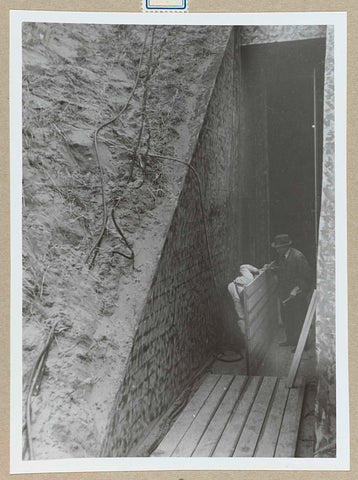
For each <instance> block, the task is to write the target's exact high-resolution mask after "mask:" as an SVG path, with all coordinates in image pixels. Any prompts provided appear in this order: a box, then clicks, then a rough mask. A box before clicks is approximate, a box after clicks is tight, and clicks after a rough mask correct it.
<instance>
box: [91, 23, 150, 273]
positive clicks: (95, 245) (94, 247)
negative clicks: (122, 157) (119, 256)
mask: <svg viewBox="0 0 358 480" xmlns="http://www.w3.org/2000/svg"><path fill="white" fill-rule="evenodd" d="M148 34H149V28H148V29H147V31H146V34H145V39H144V42H143V47H142V51H141V55H140V59H139V64H138V70H137V76H136V79H135V82H134V85H133V88H132V90H131V93H130V95H129V97H128V99H127V102H126V104H125V105H124V106H123V108H122V109H121V110H120V112H119V113H117V114H116V115H115V116H114V117H113V118H111V119H110V120H108V121H106V122H104V123H102V125H100V126H99V127H98V128H97V129H96V131H95V133H94V148H95V156H96V161H97V165H98V167H99V171H100V180H101V192H102V210H103V215H102V227H101V230H100V233H99V234H98V236H97V239H96V241H95V242H94V243H93V245H92V247H91V249H90V251H89V253H88V255H87V257H86V260H85V263H88V261H89V259H90V257H91V256H92V254H93V258H92V261H91V263H90V268H91V266H92V265H93V262H94V260H95V258H96V256H97V253H98V248H99V246H100V244H101V241H102V238H103V235H104V232H105V230H106V225H107V223H108V211H107V204H106V195H105V190H104V171H103V166H102V163H101V160H100V155H99V152H98V134H99V132H100V131H101V130H102V129H103V128H105V127H107V126H108V125H110V124H111V123H113V122H115V121H116V120H117V119H118V118H119V117H120V116H121V115H122V114H123V113H124V112H125V110H126V109H127V108H128V105H129V103H130V101H131V99H132V97H133V95H134V92H135V90H136V88H137V85H138V82H139V77H140V72H141V67H142V62H143V57H144V50H145V46H146V43H147V38H148ZM112 218H113V217H112ZM115 227H116V229H117V231H118V228H117V226H116V224H115ZM118 233H119V234H120V235H121V236H122V235H123V234H122V233H121V232H119V231H118ZM126 243H127V240H126ZM123 256H124V255H123ZM126 258H127V257H126Z"/></svg>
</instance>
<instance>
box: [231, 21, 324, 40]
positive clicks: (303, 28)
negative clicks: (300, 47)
mask: <svg viewBox="0 0 358 480" xmlns="http://www.w3.org/2000/svg"><path fill="white" fill-rule="evenodd" d="M325 36H326V26H325V25H247V26H245V27H242V28H241V29H240V41H241V45H254V44H258V43H273V42H290V41H294V40H307V39H309V38H324V37H325Z"/></svg>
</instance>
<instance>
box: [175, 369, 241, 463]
mask: <svg viewBox="0 0 358 480" xmlns="http://www.w3.org/2000/svg"><path fill="white" fill-rule="evenodd" d="M232 381H233V376H232V375H222V377H221V378H220V380H219V381H218V382H217V384H216V385H215V387H214V389H213V390H212V392H211V393H210V395H209V396H208V398H207V399H206V400H205V402H204V403H203V406H202V407H201V409H200V411H199V413H198V414H197V415H196V417H195V418H194V420H193V422H192V423H191V425H190V427H189V428H188V430H187V431H186V434H185V436H184V437H183V438H182V439H181V441H180V442H179V443H178V445H177V447H176V448H175V450H174V451H173V453H172V455H171V456H172V457H190V456H191V454H192V453H193V451H194V450H195V448H196V446H197V444H198V443H199V441H200V439H201V437H202V435H203V433H204V432H205V429H206V427H207V425H208V424H209V422H210V421H211V419H212V417H213V416H214V414H215V412H216V409H217V407H218V406H219V405H220V403H221V400H222V398H223V397H224V395H225V393H226V391H227V389H228V388H229V386H230V383H231V382H232Z"/></svg>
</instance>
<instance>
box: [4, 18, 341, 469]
mask: <svg viewBox="0 0 358 480" xmlns="http://www.w3.org/2000/svg"><path fill="white" fill-rule="evenodd" d="M22 22H50V23H91V24H136V25H139V24H146V25H149V24H157V25H161V24H164V25H168V24H177V25H223V26H224V25H227V26H230V25H333V26H334V51H335V57H334V62H335V68H334V72H335V73H334V82H335V206H336V219H335V222H336V223H335V235H336V236H335V241H336V327H338V325H337V318H338V317H339V319H340V320H339V328H336V347H337V357H336V380H337V386H336V389H337V416H336V423H337V433H336V435H337V456H336V457H335V458H154V457H149V458H146V457H145V458H142V457H139V458H138V457H136V458H129V457H126V458H69V459H60V460H33V461H28V460H26V461H25V460H22V400H21V399H22V362H21V358H22V353H21V352H22V347H21V345H22V260H21V257H22V227H21V225H22V209H21V206H22V202H21V198H22V182H21V179H22V97H21V92H22V53H21V51H22V37H21V28H22ZM9 80H10V85H9V87H10V194H11V198H10V217H11V218H10V231H11V317H10V321H11V325H10V326H11V339H10V345H11V352H10V360H11V375H10V381H11V384H10V473H40V472H41V473H51V472H94V471H95V472H101V471H151V470H349V466H350V462H349V458H350V452H349V393H348V387H349V381H348V314H347V311H348V308H347V200H346V199H347V189H346V113H347V107H346V99H347V13H346V12H294V13H215V14H207V13H195V14H193V13H188V14H185V15H183V14H173V13H170V14H159V13H158V14H156V15H147V14H145V13H121V12H64V11H62V12H60V11H29V10H28V11H27V10H12V11H10V79H9Z"/></svg>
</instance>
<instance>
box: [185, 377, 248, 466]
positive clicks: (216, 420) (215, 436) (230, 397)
mask: <svg viewBox="0 0 358 480" xmlns="http://www.w3.org/2000/svg"><path fill="white" fill-rule="evenodd" d="M247 378H248V377H244V376H236V377H235V378H234V381H233V382H232V384H231V385H230V387H229V389H228V391H227V392H226V395H225V397H224V399H223V401H222V402H221V405H220V407H219V408H218V409H217V411H216V413H215V415H214V417H213V419H212V420H211V422H210V424H209V426H208V428H207V429H206V431H205V433H204V435H203V436H202V437H201V440H200V442H199V444H198V446H197V447H196V449H195V450H194V452H193V454H192V457H210V456H211V454H212V452H213V451H214V449H215V447H216V445H217V443H218V441H219V439H220V437H221V435H222V432H223V430H224V428H225V426H226V424H227V422H228V420H229V418H230V415H231V413H232V411H233V409H234V407H235V404H236V403H237V402H238V401H239V400H240V397H241V393H242V391H243V389H244V387H245V385H246V382H247Z"/></svg>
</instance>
